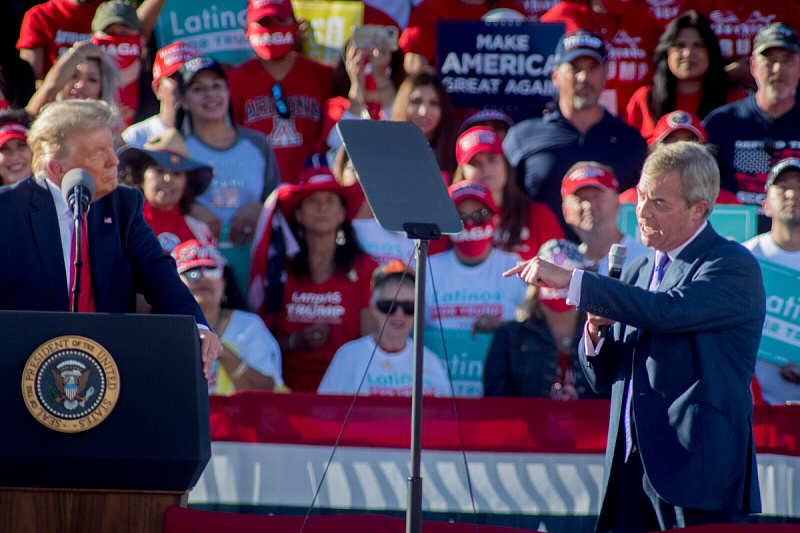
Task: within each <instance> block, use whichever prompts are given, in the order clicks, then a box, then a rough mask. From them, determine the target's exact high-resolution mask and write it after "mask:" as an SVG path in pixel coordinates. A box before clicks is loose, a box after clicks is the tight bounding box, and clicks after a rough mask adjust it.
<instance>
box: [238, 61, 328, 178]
mask: <svg viewBox="0 0 800 533" xmlns="http://www.w3.org/2000/svg"><path fill="white" fill-rule="evenodd" d="M292 53H294V52H292ZM227 75H228V85H229V87H230V91H231V105H232V106H233V117H234V120H235V121H236V123H237V124H239V125H242V126H245V127H247V128H251V129H254V130H256V131H260V132H261V133H263V134H264V135H266V136H267V138H268V139H269V142H270V145H271V146H272V149H273V150H275V156H276V157H277V159H278V166H279V167H280V171H281V181H282V182H284V183H292V184H294V183H297V176H298V175H299V174H300V171H301V170H303V169H304V168H305V164H306V159H308V158H309V157H310V156H311V155H312V154H314V153H317V152H321V151H323V148H324V145H325V139H327V137H328V133H329V131H330V130H329V129H328V131H325V126H324V124H323V121H324V118H325V117H324V110H325V102H326V100H328V98H329V97H330V90H331V89H330V87H331V79H332V77H333V69H331V67H329V66H327V65H324V64H322V63H319V62H317V61H314V60H312V59H308V58H305V57H303V56H301V55H299V54H296V56H295V63H294V66H292V69H291V70H290V71H289V73H288V74H287V75H286V77H285V78H284V79H283V80H281V82H280V86H281V92H282V93H283V100H284V101H285V102H286V104H287V105H288V107H289V112H290V114H291V116H290V117H289V118H288V119H287V120H284V119H282V118H280V116H279V115H278V112H277V110H276V108H275V98H273V96H272V87H273V86H274V85H275V83H276V80H275V79H274V78H273V77H272V76H270V75H269V74H268V73H267V71H266V70H264V67H263V66H262V65H261V63H260V62H259V59H258V58H253V59H250V60H249V61H246V62H245V63H243V64H242V65H240V66H238V67H235V68H232V69H230V70H229V71H228V72H227Z"/></svg>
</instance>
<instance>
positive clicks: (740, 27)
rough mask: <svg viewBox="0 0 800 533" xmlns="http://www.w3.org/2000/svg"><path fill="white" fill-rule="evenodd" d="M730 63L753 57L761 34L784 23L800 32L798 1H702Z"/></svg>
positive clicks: (721, 49) (723, 52)
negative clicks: (757, 38)
mask: <svg viewBox="0 0 800 533" xmlns="http://www.w3.org/2000/svg"><path fill="white" fill-rule="evenodd" d="M700 3H701V6H700V8H699V9H698V11H699V12H700V13H702V14H703V15H705V16H706V17H708V19H709V20H710V21H711V27H712V28H713V30H714V33H716V34H717V39H719V49H720V51H721V52H722V57H723V58H725V60H726V61H734V60H737V59H740V58H742V57H748V56H750V53H751V52H752V51H753V39H754V38H755V36H756V34H757V33H758V31H759V30H760V29H761V28H763V27H765V26H769V25H770V24H772V23H774V22H782V23H784V24H786V25H787V26H791V27H792V28H794V30H795V31H797V32H800V5H798V3H797V2H796V1H794V0H749V1H748V0H700Z"/></svg>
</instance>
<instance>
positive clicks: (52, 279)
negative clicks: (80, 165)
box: [26, 178, 69, 311]
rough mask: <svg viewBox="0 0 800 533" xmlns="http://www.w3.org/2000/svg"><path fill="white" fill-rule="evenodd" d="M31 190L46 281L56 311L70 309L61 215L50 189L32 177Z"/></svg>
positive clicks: (35, 234) (33, 225) (33, 219)
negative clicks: (59, 215)
mask: <svg viewBox="0 0 800 533" xmlns="http://www.w3.org/2000/svg"><path fill="white" fill-rule="evenodd" d="M26 186H27V187H29V189H30V192H31V207H32V209H31V212H30V215H29V216H30V220H31V228H33V238H34V241H36V244H35V246H36V250H37V252H38V254H39V259H40V261H41V263H42V270H43V271H44V276H45V282H46V283H47V288H48V290H49V292H50V303H51V306H52V309H53V310H54V311H68V310H69V288H68V287H67V273H66V271H65V270H64V252H63V251H62V249H61V231H60V230H59V227H58V214H57V213H56V205H55V202H53V196H52V195H51V194H50V191H49V190H47V189H45V188H44V187H41V186H40V185H39V184H38V183H36V181H35V180H34V179H33V178H31V179H30V180H29V181H28V183H27V185H26Z"/></svg>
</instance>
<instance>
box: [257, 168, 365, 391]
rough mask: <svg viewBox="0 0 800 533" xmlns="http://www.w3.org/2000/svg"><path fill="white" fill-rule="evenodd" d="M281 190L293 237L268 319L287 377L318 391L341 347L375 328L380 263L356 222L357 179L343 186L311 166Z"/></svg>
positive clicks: (279, 198) (301, 386)
mask: <svg viewBox="0 0 800 533" xmlns="http://www.w3.org/2000/svg"><path fill="white" fill-rule="evenodd" d="M276 194H277V208H278V209H279V210H280V212H281V214H282V215H283V216H284V217H285V218H286V220H287V221H288V223H289V227H290V228H291V234H292V238H293V241H294V242H293V243H291V244H290V243H289V242H287V243H286V247H285V253H286V256H287V257H288V259H287V261H286V266H285V271H286V273H285V282H284V284H283V287H282V289H281V290H277V291H271V292H270V296H268V299H269V298H272V299H273V300H275V301H271V302H265V305H266V307H268V308H270V309H274V310H276V312H275V313H274V315H273V316H270V317H267V323H269V324H271V329H272V333H273V335H275V338H276V339H277V340H278V343H279V344H280V347H281V353H282V354H283V378H284V380H285V381H286V385H287V386H288V387H289V388H291V389H292V390H305V391H315V390H317V387H319V383H320V381H321V380H322V376H323V375H325V371H326V370H327V368H328V365H329V364H330V362H331V359H333V355H334V354H335V353H336V350H338V349H339V347H341V346H342V345H343V344H344V343H346V342H350V341H352V340H355V339H357V338H359V337H363V336H364V335H368V334H370V333H372V332H373V331H374V330H375V327H374V321H373V317H372V314H371V313H370V310H369V301H370V294H371V289H370V280H371V277H372V272H373V271H374V270H375V268H376V267H377V266H378V264H377V263H376V262H375V261H373V260H372V259H371V258H370V257H369V256H368V255H367V254H366V253H364V252H363V251H362V250H361V246H360V245H359V243H358V239H357V238H356V235H355V232H354V231H353V226H352V225H351V223H350V221H351V220H353V217H354V216H355V214H356V211H358V208H359V207H360V206H361V204H362V202H363V200H364V196H363V193H362V192H361V189H360V188H359V186H358V185H357V184H355V185H351V186H349V187H343V186H342V185H340V184H339V183H337V182H336V179H335V178H334V177H333V174H331V172H330V170H328V169H327V168H324V167H322V168H309V169H306V170H305V171H303V172H302V173H301V174H300V176H299V178H298V184H297V185H286V186H282V187H281V188H279V189H278V190H277V191H276ZM272 238H276V233H275V232H273V233H272ZM295 243H296V246H295ZM276 260H277V258H276V257H275V256H274V255H273V256H272V257H270V259H269V262H268V263H267V265H265V267H266V268H270V264H271V263H272V262H274V261H276ZM258 268H261V266H259V267H258ZM281 277H284V276H281ZM276 304H277V305H276Z"/></svg>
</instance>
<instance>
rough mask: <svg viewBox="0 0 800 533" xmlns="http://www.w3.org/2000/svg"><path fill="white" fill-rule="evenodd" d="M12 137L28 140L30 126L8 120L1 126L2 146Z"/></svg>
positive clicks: (0, 140)
mask: <svg viewBox="0 0 800 533" xmlns="http://www.w3.org/2000/svg"><path fill="white" fill-rule="evenodd" d="M11 139H22V140H23V141H25V142H28V128H26V127H25V126H24V125H23V124H20V123H19V122H6V123H5V124H3V125H2V126H0V146H3V145H4V144H5V143H6V142H8V141H9V140H11Z"/></svg>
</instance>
